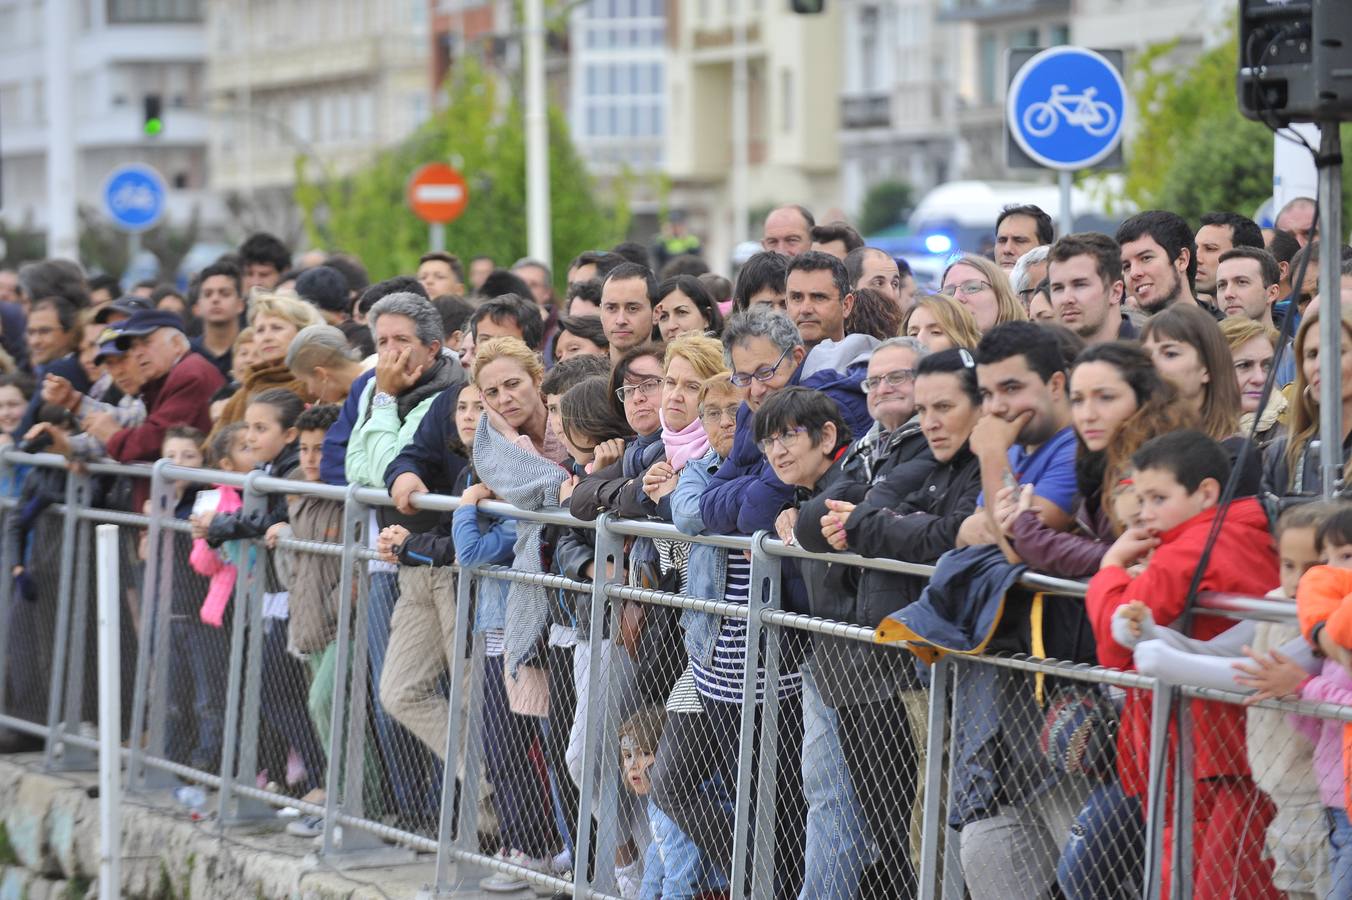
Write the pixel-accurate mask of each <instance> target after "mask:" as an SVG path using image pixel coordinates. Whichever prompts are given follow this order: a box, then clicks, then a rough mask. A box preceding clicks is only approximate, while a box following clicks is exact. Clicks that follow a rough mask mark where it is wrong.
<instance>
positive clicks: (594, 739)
mask: <svg viewBox="0 0 1352 900" xmlns="http://www.w3.org/2000/svg"><path fill="white" fill-rule="evenodd" d="M610 518H611V517H610V514H609V513H602V514H601V515H600V516H599V517H597V519H596V554H595V556H594V562H593V567H594V572H595V574H594V576H593V578H592V599H591V616H590V619H589V631H588V643H587V653H588V655H589V656H590V663H589V666H590V667H589V668H588V670H587V727H586V740H585V741H584V742H583V747H582V784H581V786H580V787H581V791H580V793H579V794H578V807H577V856H576V858H575V859H574V861H573V865H574V869H573V890H574V892H575V893H576V895H577V896H579V897H586V896H588V893H589V891H591V890H593V889H595V890H597V891H600V892H603V893H614V886H615V873H614V866H613V865H612V863H613V860H614V850H615V846H614V844H615V838H614V832H613V830H610V829H609V824H610V823H607V822H605V821H604V820H601V821H600V822H599V824H598V826H597V839H596V847H595V853H594V854H593V852H592V845H591V841H590V840H589V835H590V834H591V830H592V818H593V812H594V811H595V810H594V809H593V807H594V805H595V804H594V802H593V800H594V796H595V792H596V787H597V778H598V777H606V774H604V773H605V770H604V761H605V760H606V759H608V758H609V754H607V753H606V752H605V751H604V749H603V748H602V746H601V741H602V729H603V728H604V727H605V726H606V724H607V722H606V719H607V715H606V713H607V705H608V704H607V699H606V698H607V695H608V694H609V690H608V689H607V688H608V685H607V683H606V680H605V679H603V678H602V677H601V673H602V667H603V666H604V665H605V663H604V661H603V659H604V656H605V653H604V647H603V646H602V635H604V634H605V633H606V614H607V611H608V609H609V594H608V593H607V591H606V587H607V585H611V584H615V583H617V582H618V581H619V573H620V571H621V570H622V569H623V568H624V538H623V537H622V536H620V535H619V534H617V533H616V532H615V531H614V530H612V529H611V528H610ZM614 633H615V632H614V631H612V632H611V634H614ZM610 780H612V781H613V780H614V779H613V778H611V779H610ZM607 833H609V838H608V839H607ZM607 852H609V853H610V855H609V856H607V855H606V854H607ZM593 862H594V863H595V866H594V867H595V870H596V876H595V878H590V877H589V875H588V869H589V868H592V867H593Z"/></svg>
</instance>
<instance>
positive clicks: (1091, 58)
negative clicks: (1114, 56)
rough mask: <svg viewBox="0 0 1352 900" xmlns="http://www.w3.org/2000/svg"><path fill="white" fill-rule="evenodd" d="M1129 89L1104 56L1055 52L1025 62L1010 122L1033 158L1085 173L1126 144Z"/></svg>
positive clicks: (1011, 100)
mask: <svg viewBox="0 0 1352 900" xmlns="http://www.w3.org/2000/svg"><path fill="white" fill-rule="evenodd" d="M1126 107H1127V86H1126V83H1125V82H1123V80H1122V75H1121V73H1119V72H1118V71H1117V68H1116V67H1115V66H1113V64H1112V63H1110V62H1108V60H1106V59H1105V58H1104V57H1103V56H1102V55H1100V54H1098V53H1095V52H1094V51H1093V50H1088V49H1085V48H1084V47H1052V48H1050V49H1047V50H1043V51H1042V52H1041V53H1038V54H1037V55H1036V56H1034V57H1033V58H1032V59H1030V60H1028V62H1026V63H1024V65H1023V67H1022V68H1020V69H1019V71H1018V72H1017V73H1015V75H1014V79H1013V80H1012V81H1011V82H1010V85H1009V94H1008V97H1007V99H1006V101H1005V118H1006V122H1007V124H1008V126H1009V131H1010V134H1011V135H1012V136H1013V138H1014V141H1015V143H1017V144H1018V145H1019V148H1020V149H1022V150H1023V152H1024V153H1027V154H1028V156H1029V157H1030V158H1032V159H1033V160H1034V161H1035V162H1038V163H1040V164H1042V165H1044V166H1046V167H1047V168H1050V169H1064V170H1074V169H1085V168H1088V167H1090V166H1092V165H1095V164H1096V163H1098V162H1100V161H1102V160H1103V159H1105V158H1106V157H1107V156H1108V155H1109V154H1111V153H1112V152H1113V150H1115V149H1116V148H1117V145H1118V143H1119V142H1120V141H1121V140H1122V123H1123V120H1124V119H1125V118H1126V111H1127V110H1126Z"/></svg>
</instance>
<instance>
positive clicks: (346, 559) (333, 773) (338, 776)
mask: <svg viewBox="0 0 1352 900" xmlns="http://www.w3.org/2000/svg"><path fill="white" fill-rule="evenodd" d="M356 491H357V486H356V485H348V488H347V497H346V498H345V499H344V500H343V531H342V534H341V535H340V536H339V539H340V540H341V541H342V542H343V556H342V566H343V571H342V574H341V576H340V577H339V580H338V635H337V637H336V638H335V640H336V641H337V642H338V645H337V646H336V647H335V648H334V651H333V656H334V660H333V671H334V677H333V714H332V716H331V717H330V720H329V734H328V743H327V745H326V749H327V752H328V771H327V772H325V778H324V831H323V835H322V837H321V845H320V846H321V849H320V853H321V854H322V855H323V856H328V855H330V854H331V853H333V852H334V850H335V846H334V828H336V827H337V823H338V806H339V803H338V801H339V794H340V792H341V790H342V781H343V766H342V765H341V762H340V761H341V760H342V759H343V749H344V746H345V745H346V743H347V740H346V735H347V728H348V716H347V712H348V682H349V680H350V679H349V674H350V673H349V672H348V670H349V669H350V668H351V667H352V661H351V656H352V648H351V647H350V646H349V645H350V644H351V642H352V634H351V632H352V615H353V612H354V610H355V608H356V604H355V603H353V602H350V600H349V598H351V597H352V596H353V587H354V581H353V579H354V578H355V577H356V567H357V547H358V546H360V540H361V532H362V517H363V515H364V514H365V507H363V506H361V505H360V504H358V503H357V499H356ZM364 664H365V661H364V660H363V665H364ZM357 724H358V725H359V726H361V727H364V725H365V723H357ZM362 761H364V760H362ZM362 761H359V762H362Z"/></svg>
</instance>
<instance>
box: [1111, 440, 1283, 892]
mask: <svg viewBox="0 0 1352 900" xmlns="http://www.w3.org/2000/svg"><path fill="white" fill-rule="evenodd" d="M1132 467H1133V476H1132V477H1133V481H1134V486H1135V490H1136V493H1137V495H1138V497H1139V498H1140V501H1141V512H1140V525H1139V526H1136V527H1132V528H1129V529H1127V530H1126V531H1125V532H1123V534H1122V536H1121V537H1120V538H1118V540H1117V542H1116V543H1115V544H1113V546H1112V547H1111V548H1110V549H1109V550H1108V553H1107V554H1106V555H1105V556H1104V557H1103V562H1102V565H1101V567H1100V569H1099V572H1098V574H1097V575H1095V576H1094V578H1093V580H1092V581H1090V583H1089V592H1088V595H1087V597H1086V599H1085V603H1086V606H1087V609H1088V612H1089V619H1090V622H1091V623H1092V624H1093V627H1094V636H1095V638H1096V639H1097V646H1098V657H1099V662H1101V663H1102V664H1103V665H1105V666H1113V667H1116V668H1119V669H1129V668H1131V667H1132V654H1131V651H1130V650H1129V649H1127V648H1126V647H1122V646H1120V645H1119V644H1117V643H1116V642H1115V641H1114V640H1113V637H1112V621H1113V617H1114V615H1115V614H1116V613H1117V611H1118V610H1119V609H1120V608H1121V607H1124V606H1127V605H1128V604H1130V603H1132V602H1133V601H1140V602H1142V603H1144V604H1145V605H1146V606H1148V607H1149V608H1150V610H1151V613H1152V615H1153V617H1154V620H1155V622H1156V623H1157V624H1159V625H1169V624H1171V623H1173V622H1174V621H1175V620H1176V619H1178V618H1179V617H1181V616H1182V615H1183V612H1184V606H1185V604H1186V601H1187V595H1188V588H1189V586H1190V585H1191V583H1192V579H1193V575H1194V573H1195V572H1196V571H1197V566H1198V563H1199V562H1200V561H1201V555H1202V548H1203V547H1204V546H1205V544H1206V541H1207V536H1208V535H1209V534H1210V532H1211V528H1212V525H1213V523H1214V521H1215V518H1216V513H1217V504H1218V502H1219V499H1220V494H1221V490H1222V485H1224V484H1225V482H1226V480H1227V479H1228V478H1229V475H1230V461H1229V457H1228V456H1227V454H1226V452H1225V450H1224V449H1222V448H1221V446H1220V445H1219V444H1217V443H1216V442H1215V441H1213V440H1211V439H1210V438H1208V437H1207V436H1206V435H1204V434H1202V433H1200V432H1197V431H1177V432H1173V433H1171V434H1166V435H1163V436H1161V437H1157V438H1155V439H1154V440H1152V441H1149V442H1148V443H1146V444H1145V445H1144V446H1143V447H1142V448H1141V449H1140V450H1139V451H1137V453H1136V455H1135V456H1133V457H1132ZM1147 556H1148V557H1149V561H1148V562H1147V564H1146V566H1145V569H1144V570H1143V571H1142V572H1141V573H1140V574H1139V575H1137V576H1135V577H1133V576H1132V575H1131V574H1130V573H1129V572H1128V571H1127V569H1128V567H1130V566H1132V565H1134V564H1136V563H1137V562H1138V561H1140V560H1142V559H1144V558H1146V557H1147ZM1278 581H1279V578H1278V564H1277V555H1276V552H1275V550H1274V548H1273V544H1272V537H1271V535H1270V534H1269V532H1268V522H1267V517H1266V515H1265V514H1264V512H1263V509H1262V507H1261V506H1260V505H1259V504H1258V501H1257V500H1255V499H1253V498H1251V497H1248V498H1243V499H1240V500H1236V501H1235V502H1234V503H1233V504H1232V505H1231V506H1230V508H1229V511H1228V512H1227V513H1226V516H1225V522H1224V525H1223V526H1222V527H1221V530H1220V534H1219V535H1218V538H1217V540H1216V544H1215V546H1214V548H1213V549H1212V552H1211V557H1210V560H1209V561H1208V563H1207V567H1206V572H1205V574H1204V575H1203V577H1202V580H1201V585H1200V590H1202V591H1227V592H1232V593H1241V594H1249V595H1251V596H1260V597H1261V596H1262V595H1264V594H1266V593H1267V592H1268V591H1269V590H1271V589H1272V588H1273V587H1275V586H1276V585H1277V583H1278ZM1233 624H1234V623H1233V622H1232V621H1230V620H1228V619H1224V618H1220V617H1217V616H1211V615H1205V614H1199V615H1196V616H1195V617H1194V618H1193V620H1192V623H1191V626H1190V627H1189V629H1188V631H1187V636H1188V637H1193V638H1198V639H1201V640H1208V639H1210V638H1213V637H1215V636H1216V635H1218V634H1220V633H1221V632H1223V631H1225V630H1226V629H1228V628H1230V627H1231V626H1232V625H1233ZM1150 703H1151V698H1150V696H1149V694H1147V693H1145V692H1142V691H1136V690H1132V691H1128V692H1127V700H1126V704H1125V706H1124V707H1123V710H1122V725H1121V729H1120V731H1119V733H1118V744H1117V747H1118V750H1117V753H1118V760H1117V767H1118V773H1119V775H1120V777H1121V779H1122V789H1123V792H1124V793H1125V794H1126V795H1127V796H1128V797H1136V798H1139V799H1140V801H1141V805H1142V807H1144V803H1145V795H1146V788H1147V782H1148V779H1149V748H1150ZM1190 712H1191V718H1192V723H1193V728H1192V733H1193V751H1194V752H1193V778H1194V787H1193V803H1194V808H1193V811H1192V821H1193V823H1194V824H1193V866H1194V871H1193V889H1194V890H1193V896H1195V897H1197V898H1202V900H1214V898H1223V897H1245V898H1266V897H1272V898H1274V900H1275V898H1278V897H1280V896H1281V895H1280V894H1279V893H1278V892H1277V891H1276V890H1275V889H1274V888H1273V887H1272V881H1271V866H1270V864H1269V863H1268V862H1266V861H1264V860H1263V834H1264V831H1265V830H1266V828H1267V824H1268V820H1269V819H1271V817H1272V808H1271V804H1270V803H1269V802H1268V800H1267V798H1266V797H1265V796H1264V795H1263V794H1262V793H1261V792H1259V791H1258V789H1257V788H1256V787H1255V786H1254V783H1253V779H1252V778H1251V777H1250V772H1249V763H1248V759H1247V757H1246V754H1245V750H1244V748H1245V725H1244V723H1245V717H1244V709H1243V707H1241V706H1237V705H1232V704H1227V703H1217V702H1207V701H1201V700H1193V701H1191V706H1190ZM1167 840H1168V835H1166V846H1168V842H1167ZM1166 858H1167V856H1166Z"/></svg>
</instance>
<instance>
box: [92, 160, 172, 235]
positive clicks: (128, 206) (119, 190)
mask: <svg viewBox="0 0 1352 900" xmlns="http://www.w3.org/2000/svg"><path fill="white" fill-rule="evenodd" d="M167 196H168V191H167V189H166V188H165V184H164V179H163V178H162V177H160V173H159V172H157V171H155V170H154V169H152V168H151V167H150V166H145V165H141V164H139V163H133V164H131V165H126V166H119V167H118V168H116V169H114V170H113V171H112V172H111V173H110V174H109V175H108V179H107V180H106V181H105V182H104V183H103V208H104V210H105V211H106V212H107V213H108V218H110V219H112V220H113V222H114V223H115V224H116V225H117V226H118V227H119V228H121V229H122V230H124V231H145V230H146V229H148V228H153V227H154V226H155V224H156V223H157V222H159V220H160V218H161V217H162V216H163V215H164V207H165V201H166V199H167Z"/></svg>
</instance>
